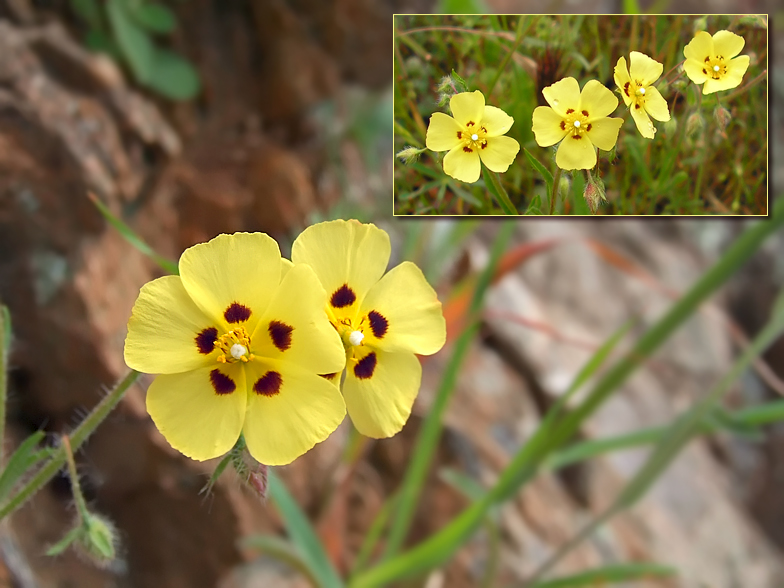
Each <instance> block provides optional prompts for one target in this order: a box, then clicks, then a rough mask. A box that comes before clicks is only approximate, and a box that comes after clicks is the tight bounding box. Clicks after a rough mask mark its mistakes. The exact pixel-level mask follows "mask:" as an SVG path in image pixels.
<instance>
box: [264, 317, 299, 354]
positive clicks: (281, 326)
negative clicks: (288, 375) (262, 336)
mask: <svg viewBox="0 0 784 588" xmlns="http://www.w3.org/2000/svg"><path fill="white" fill-rule="evenodd" d="M267 330H268V331H269V334H270V338H271V339H272V344H273V345H274V346H275V347H277V348H278V349H280V350H281V351H286V349H288V348H289V347H291V333H292V331H294V327H292V326H290V325H287V324H286V323H282V322H280V321H270V324H269V328H268V329H267Z"/></svg>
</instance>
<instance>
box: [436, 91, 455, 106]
mask: <svg viewBox="0 0 784 588" xmlns="http://www.w3.org/2000/svg"><path fill="white" fill-rule="evenodd" d="M452 96H453V95H452V94H447V93H446V92H444V93H442V94H439V95H438V102H437V104H438V105H439V106H446V103H447V102H449V99H450V98H452Z"/></svg>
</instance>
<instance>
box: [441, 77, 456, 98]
mask: <svg viewBox="0 0 784 588" xmlns="http://www.w3.org/2000/svg"><path fill="white" fill-rule="evenodd" d="M454 88H455V86H454V84H453V83H452V78H451V77H450V76H444V77H443V78H441V81H440V82H439V83H438V92H439V93H440V94H445V93H447V92H450V91H451V92H452V93H454Z"/></svg>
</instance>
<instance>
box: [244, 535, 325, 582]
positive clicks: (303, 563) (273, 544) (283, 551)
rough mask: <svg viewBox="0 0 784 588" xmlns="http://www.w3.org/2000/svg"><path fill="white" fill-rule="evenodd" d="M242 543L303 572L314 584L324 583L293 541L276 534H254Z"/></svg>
mask: <svg viewBox="0 0 784 588" xmlns="http://www.w3.org/2000/svg"><path fill="white" fill-rule="evenodd" d="M241 543H242V545H243V546H244V547H250V548H252V549H257V550H259V551H261V552H262V553H266V554H267V555H269V556H271V557H274V558H275V559H277V560H278V561H282V562H283V563H285V564H288V565H289V566H290V567H292V568H293V569H295V570H297V571H299V572H301V573H302V574H303V575H304V576H305V577H306V578H307V579H308V580H309V581H310V583H311V584H312V585H313V586H321V585H322V583H321V581H320V580H319V577H318V573H317V571H316V570H314V569H313V568H312V567H311V565H310V562H308V561H307V560H306V559H305V558H304V557H303V556H302V553H301V552H300V551H299V550H298V549H297V548H296V546H294V545H292V544H291V542H289V541H286V540H285V539H281V538H280V537H275V536H274V535H254V536H252V537H246V538H244V539H243V540H242V541H241Z"/></svg>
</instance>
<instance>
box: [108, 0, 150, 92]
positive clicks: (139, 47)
mask: <svg viewBox="0 0 784 588" xmlns="http://www.w3.org/2000/svg"><path fill="white" fill-rule="evenodd" d="M106 14H107V16H108V17H109V24H110V25H111V27H112V32H113V33H114V38H115V39H116V40H117V45H118V46H119V47H120V51H121V52H122V55H123V57H124V58H125V61H126V62H127V63H128V65H129V66H130V68H131V71H132V72H133V75H134V76H135V77H136V79H137V81H139V82H141V83H143V84H146V83H147V82H148V81H149V79H150V75H151V74H152V68H153V55H154V53H155V47H154V46H153V44H152V41H151V40H150V37H149V36H148V35H147V33H146V32H145V31H144V30H142V29H141V28H139V26H138V25H137V24H136V23H135V22H133V20H132V19H131V17H130V15H129V14H128V12H127V11H126V3H125V2H124V1H123V0H107V3H106Z"/></svg>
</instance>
